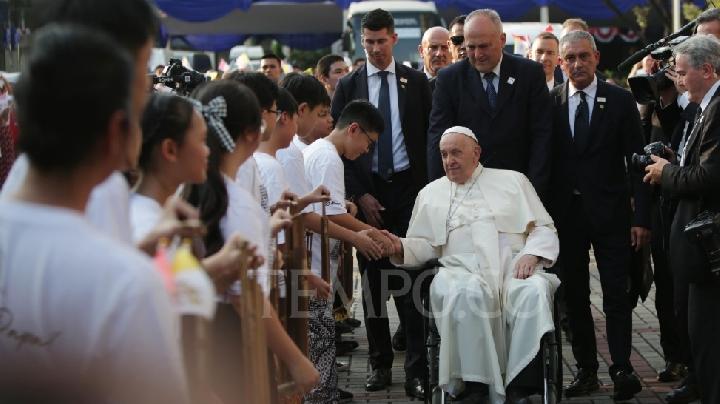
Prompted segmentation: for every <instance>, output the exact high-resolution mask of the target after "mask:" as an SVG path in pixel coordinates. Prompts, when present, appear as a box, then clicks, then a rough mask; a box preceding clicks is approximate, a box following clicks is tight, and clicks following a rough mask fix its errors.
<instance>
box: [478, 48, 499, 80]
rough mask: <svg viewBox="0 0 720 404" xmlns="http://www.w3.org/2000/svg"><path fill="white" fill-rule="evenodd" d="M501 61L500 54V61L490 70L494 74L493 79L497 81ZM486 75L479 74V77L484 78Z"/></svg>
mask: <svg viewBox="0 0 720 404" xmlns="http://www.w3.org/2000/svg"><path fill="white" fill-rule="evenodd" d="M502 60H503V54H502V53H500V60H499V61H498V63H497V64H496V65H495V67H493V69H492V71H493V73H495V77H497V78H498V80H500V65H501V64H502ZM486 74H487V73H480V77H482V78H485V75H486Z"/></svg>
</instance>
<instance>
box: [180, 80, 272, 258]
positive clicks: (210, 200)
mask: <svg viewBox="0 0 720 404" xmlns="http://www.w3.org/2000/svg"><path fill="white" fill-rule="evenodd" d="M193 97H194V98H196V99H197V100H199V101H200V102H202V104H203V105H207V104H208V103H209V102H210V101H212V100H214V99H215V98H217V97H223V98H224V99H225V104H226V105H227V116H226V117H224V118H223V119H222V121H223V124H224V125H225V128H226V129H227V131H228V133H230V137H231V138H232V139H233V140H235V141H237V139H240V138H245V137H246V136H247V135H248V134H249V133H253V132H255V133H258V132H259V131H260V125H261V122H262V117H261V111H260V105H259V104H258V101H257V97H255V95H254V94H253V92H252V91H251V90H250V89H249V88H248V87H247V86H245V85H243V84H240V83H238V82H237V81H234V80H227V79H223V80H216V81H212V82H210V83H207V84H205V85H203V86H202V87H198V89H196V90H195V92H194V93H193ZM207 145H208V148H209V149H210V156H209V157H208V169H207V179H206V180H205V183H203V184H194V185H191V186H190V187H188V188H187V189H186V190H185V192H184V193H185V196H186V198H187V200H188V202H190V203H191V204H192V205H194V206H196V207H197V208H198V210H199V211H200V219H201V220H202V222H203V223H205V225H206V226H207V234H206V235H205V238H204V240H205V248H206V250H207V256H210V255H212V254H215V253H216V252H218V251H220V248H222V246H223V244H224V242H225V240H224V238H223V236H222V231H221V229H220V220H222V218H223V217H224V216H225V214H226V212H227V207H228V193H227V188H226V187H225V180H224V179H223V175H222V173H221V171H220V163H221V159H222V157H223V156H224V155H226V154H228V153H230V152H229V151H228V150H226V149H225V148H224V147H223V146H222V143H221V141H220V136H219V134H218V133H216V132H215V130H214V129H213V127H212V125H208V135H207Z"/></svg>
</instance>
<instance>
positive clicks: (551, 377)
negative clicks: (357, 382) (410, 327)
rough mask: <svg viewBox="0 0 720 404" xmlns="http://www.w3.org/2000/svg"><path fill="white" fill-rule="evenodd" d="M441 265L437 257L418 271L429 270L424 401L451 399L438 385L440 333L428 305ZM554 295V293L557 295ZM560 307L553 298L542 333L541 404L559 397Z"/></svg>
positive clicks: (439, 403) (424, 293)
mask: <svg viewBox="0 0 720 404" xmlns="http://www.w3.org/2000/svg"><path fill="white" fill-rule="evenodd" d="M439 268H440V263H439V262H438V260H437V259H434V260H430V261H428V262H427V263H425V265H423V266H422V267H421V268H420V270H421V271H430V273H429V274H428V275H427V276H425V277H424V279H423V283H422V285H421V299H422V305H423V309H424V310H425V313H428V314H429V315H425V316H423V323H424V324H423V333H424V337H425V350H426V352H427V358H428V361H427V362H428V367H427V374H426V377H425V386H424V388H425V399H424V402H425V404H445V403H448V402H450V397H449V394H448V393H446V392H444V391H443V390H442V389H441V388H440V386H439V385H438V368H439V354H440V334H439V333H438V331H437V328H436V327H435V322H434V320H433V318H432V310H431V307H430V283H431V282H432V280H433V277H434V275H435V273H437V271H438V269H439ZM556 297H557V296H556ZM559 318H560V316H559V308H558V303H557V300H556V299H553V321H554V323H555V327H554V328H555V329H554V330H553V331H550V332H548V333H546V334H545V335H543V337H542V340H541V342H540V353H541V362H542V367H543V381H542V386H541V387H542V389H541V390H542V394H541V395H542V402H543V404H555V403H559V402H560V401H561V399H562V391H563V374H562V336H561V329H560V324H559Z"/></svg>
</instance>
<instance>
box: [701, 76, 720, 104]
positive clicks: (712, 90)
mask: <svg viewBox="0 0 720 404" xmlns="http://www.w3.org/2000/svg"><path fill="white" fill-rule="evenodd" d="M719 86H720V80H718V81H716V82H715V84H713V85H712V87H710V89H709V90H708V92H707V93H705V96H704V97H703V99H702V101H700V108H702V110H703V111H705V108H707V106H708V104H710V100H712V97H713V96H714V95H715V92H717V89H718V87H719Z"/></svg>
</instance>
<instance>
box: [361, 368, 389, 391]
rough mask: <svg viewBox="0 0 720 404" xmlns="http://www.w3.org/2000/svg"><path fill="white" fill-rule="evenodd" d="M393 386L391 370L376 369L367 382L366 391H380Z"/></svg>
mask: <svg viewBox="0 0 720 404" xmlns="http://www.w3.org/2000/svg"><path fill="white" fill-rule="evenodd" d="M391 384H392V372H391V371H390V369H375V370H373V371H372V373H370V376H369V377H368V378H367V381H366V382H365V390H367V391H378V390H382V389H384V388H386V387H388V386H390V385H391Z"/></svg>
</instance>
